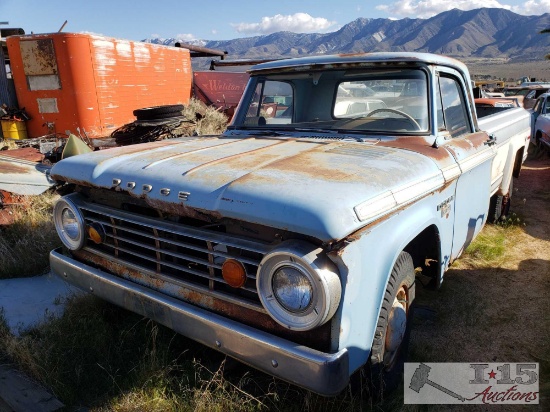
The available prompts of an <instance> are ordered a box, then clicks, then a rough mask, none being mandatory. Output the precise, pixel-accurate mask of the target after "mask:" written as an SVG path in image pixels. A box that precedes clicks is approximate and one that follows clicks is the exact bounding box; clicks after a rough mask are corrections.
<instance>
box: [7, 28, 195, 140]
mask: <svg viewBox="0 0 550 412" xmlns="http://www.w3.org/2000/svg"><path fill="white" fill-rule="evenodd" d="M7 45H8V52H9V56H10V61H11V70H12V73H13V79H14V84H15V89H16V94H17V99H18V102H19V107H20V108H25V110H26V112H27V113H28V114H29V115H30V117H31V120H29V121H28V122H27V133H28V135H29V137H31V138H32V137H39V136H44V135H47V134H51V133H62V134H65V131H67V130H69V131H71V132H72V133H76V129H77V128H80V131H81V133H83V131H86V133H87V134H88V136H89V137H91V138H99V137H106V136H109V135H110V134H111V133H112V132H113V131H114V130H115V129H117V128H118V127H120V126H122V125H124V124H127V123H131V122H133V121H134V120H136V118H135V117H134V115H133V113H132V112H133V111H134V110H135V109H140V108H144V107H151V106H160V105H165V104H187V103H189V99H190V97H191V86H192V72H191V57H190V54H189V50H187V49H184V48H176V47H168V46H160V45H155V44H149V43H141V42H133V41H128V40H120V39H114V38H108V37H102V36H96V35H91V34H75V33H52V34H39V35H28V36H13V37H9V38H8V39H7Z"/></svg>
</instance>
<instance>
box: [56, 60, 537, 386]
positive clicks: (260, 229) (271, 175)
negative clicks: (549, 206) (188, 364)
mask: <svg viewBox="0 0 550 412" xmlns="http://www.w3.org/2000/svg"><path fill="white" fill-rule="evenodd" d="M469 79H470V77H469V73H468V70H467V68H466V66H464V65H463V64H462V63H460V62H458V61H456V60H453V59H449V58H446V57H442V56H437V55H431V54H422V53H372V54H353V55H334V56H322V57H311V58H301V59H291V60H281V61H276V62H270V63H264V64H260V65H258V66H255V67H253V68H252V69H251V71H250V80H249V83H248V86H247V88H246V90H245V92H244V94H243V98H242V99H241V102H240V104H239V106H238V108H237V111H236V113H235V116H234V117H233V120H232V123H231V124H230V126H229V127H228V130H227V131H226V132H225V133H224V134H223V135H221V136H203V137H189V138H180V139H173V140H164V141H160V142H154V143H150V144H143V145H136V146H130V147H125V148H115V149H109V150H105V151H99V152H94V153H90V154H84V155H80V156H75V157H72V158H69V159H66V160H63V161H61V162H59V163H58V164H56V165H55V166H54V168H53V170H52V176H53V177H54V178H55V179H56V180H58V181H59V182H64V183H65V186H64V187H65V190H66V191H72V193H71V194H69V195H67V196H65V197H63V198H62V199H61V200H60V202H58V204H57V205H56V208H55V211H54V219H55V222H56V227H57V229H58V233H59V234H60V237H61V239H62V240H63V242H64V245H65V250H64V251H62V250H55V251H52V253H51V259H50V261H51V266H52V270H53V271H54V273H57V274H58V275H59V276H62V277H64V278H65V279H67V280H68V281H69V282H71V283H73V284H75V285H78V286H79V287H81V288H83V289H85V290H88V291H90V292H91V293H94V294H96V295H98V296H100V297H102V298H104V299H107V300H109V301H111V302H114V303H116V304H118V305H120V306H123V307H126V308H128V309H130V310H132V311H135V312H137V313H141V314H143V315H145V316H148V317H151V318H153V319H155V320H157V321H159V322H160V323H162V324H164V325H167V326H169V327H171V328H173V329H174V330H176V331H177V332H179V333H182V334H184V335H186V336H188V337H190V338H192V339H195V340H197V341H199V342H201V343H203V344H205V345H208V346H210V347H213V348H216V349H217V350H220V351H222V352H224V353H225V354H227V355H229V356H232V357H234V358H236V359H239V360H241V361H242V362H245V363H247V364H249V365H252V366H254V367H255V368H258V369H260V370H263V371H265V372H267V373H270V374H272V375H274V376H277V377H280V378H282V379H285V380H287V381H289V382H292V383H294V384H297V385H300V386H302V387H305V388H307V389H310V390H312V391H315V392H317V393H321V394H324V395H334V394H337V393H339V392H340V391H341V390H342V389H343V388H345V387H346V385H347V383H348V381H349V377H350V376H351V374H353V373H354V372H355V371H357V370H358V369H359V368H361V367H362V366H363V365H365V364H366V363H367V362H371V363H372V364H376V365H378V366H379V367H380V368H381V370H383V371H385V370H388V371H389V370H394V369H395V363H396V358H397V355H398V354H399V351H400V348H401V345H402V343H403V341H404V339H405V335H406V334H405V331H406V328H407V325H408V323H407V319H406V318H407V315H408V313H409V309H410V305H411V304H412V302H413V300H414V293H415V286H414V270H413V269H414V268H419V269H421V270H422V272H423V273H424V274H425V275H427V276H429V277H431V278H432V279H433V280H434V282H435V283H436V284H440V283H441V282H442V280H443V276H444V273H445V271H446V269H447V268H448V267H449V265H450V264H451V262H452V261H453V260H455V259H456V258H458V257H459V256H460V254H461V253H462V252H463V250H464V249H465V248H466V247H467V246H468V245H469V244H470V242H471V241H472V240H473V238H474V237H475V236H476V234H477V233H478V232H479V231H480V229H481V228H482V226H483V225H484V223H485V222H486V220H487V215H488V209H489V201H490V198H491V197H492V196H501V195H505V194H507V192H508V191H509V188H510V182H511V179H512V175H513V174H515V175H517V174H518V173H519V170H520V168H521V163H522V161H523V159H524V157H525V156H526V150H525V145H526V143H527V142H528V139H529V131H530V130H529V114H528V113H527V112H526V111H525V110H524V109H522V108H509V109H508V110H506V111H505V112H501V113H497V114H494V115H491V116H487V117H485V118H483V119H480V120H479V121H478V119H477V116H476V113H475V110H474V105H473V99H472V91H471V88H470V86H469ZM350 84H353V85H354V87H347V89H348V90H350V89H362V90H365V91H368V94H371V91H374V94H373V95H372V96H365V95H364V94H363V95H361V96H356V98H357V99H358V101H364V100H365V99H369V100H380V101H383V102H384V105H385V106H386V107H379V108H377V109H375V110H373V111H372V112H370V113H364V112H363V111H361V112H360V113H358V114H357V116H350V115H349V114H346V115H341V114H340V113H339V112H337V113H335V105H336V104H337V101H338V98H337V97H338V93H339V90H341V89H342V88H344V89H346V87H341V86H348V85H350ZM265 96H269V97H272V98H276V99H281V101H282V100H284V101H285V102H289V104H288V105H287V106H288V107H287V109H285V111H284V112H283V111H275V113H274V114H273V113H271V114H269V115H266V114H267V110H266V107H263V106H264V105H269V104H272V103H271V102H269V103H264V101H265V100H264V97H265ZM351 97H353V95H352V94H351V93H349V94H346V95H345V99H346V100H349V99H350V98H351ZM267 107H269V106H267ZM405 266H406V270H405V269H403V267H405ZM396 268H397V269H396ZM402 272H403V273H404V275H403V277H407V279H408V280H407V281H406V282H401V281H399V282H398V283H400V285H402V286H400V287H399V288H394V287H393V286H391V285H392V284H393V283H392V282H393V281H392V279H394V278H395V277H396V276H401V273H402ZM405 272H406V273H405ZM396 273H397V275H396ZM385 295H387V296H389V306H388V304H387V303H385ZM387 300H388V299H386V301H387ZM387 313H390V314H391V315H392V316H390V318H387V316H386V314H387ZM381 319H383V321H382V320H381ZM386 355H388V356H386Z"/></svg>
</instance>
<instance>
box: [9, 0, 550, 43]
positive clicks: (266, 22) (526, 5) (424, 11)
mask: <svg viewBox="0 0 550 412" xmlns="http://www.w3.org/2000/svg"><path fill="white" fill-rule="evenodd" d="M480 7H501V8H506V9H508V10H512V11H514V12H516V13H518V14H523V15H540V14H543V13H548V12H550V0H386V1H383V0H332V1H326V0H325V1H322V0H299V1H296V0H275V1H265V0H223V1H222V0H203V1H195V0H193V1H184V0H179V1H174V0H164V1H163V0H157V1H154V0H134V1H121V0H109V1H107V0H92V1H82V0H0V22H6V21H7V22H9V25H2V26H1V27H21V28H23V29H24V30H25V32H26V33H31V32H34V33H48V32H55V31H58V30H59V28H60V27H61V26H62V24H63V22H64V21H65V20H67V21H68V22H67V25H66V26H65V28H64V31H65V32H91V33H96V34H101V35H104V36H109V37H117V38H123V39H129V40H143V39H145V38H151V37H161V38H170V37H178V38H179V39H180V40H183V41H189V40H193V39H205V40H229V39H234V38H237V37H249V36H256V35H263V34H270V33H273V32H277V31H283V30H287V31H292V32H295V33H300V32H301V33H313V32H315V33H324V32H332V31H336V30H338V29H339V28H340V27H341V26H342V25H344V24H346V23H349V22H350V21H352V20H355V19H356V18H358V17H371V18H379V17H381V18H394V19H401V18H405V17H410V18H418V17H420V18H428V17H431V16H433V15H435V14H438V13H441V12H442V11H445V10H450V9H452V8H459V9H462V10H470V9H475V8H480Z"/></svg>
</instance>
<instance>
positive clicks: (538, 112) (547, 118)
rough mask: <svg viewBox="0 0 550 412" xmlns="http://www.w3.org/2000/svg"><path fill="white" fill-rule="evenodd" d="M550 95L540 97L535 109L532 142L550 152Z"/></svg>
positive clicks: (545, 94)
mask: <svg viewBox="0 0 550 412" xmlns="http://www.w3.org/2000/svg"><path fill="white" fill-rule="evenodd" d="M549 100H550V93H544V94H542V95H540V96H539V98H538V99H537V102H536V103H535V106H534V107H533V120H532V122H531V124H532V131H531V142H532V143H533V144H535V145H536V146H539V147H543V148H545V149H546V150H550V101H549Z"/></svg>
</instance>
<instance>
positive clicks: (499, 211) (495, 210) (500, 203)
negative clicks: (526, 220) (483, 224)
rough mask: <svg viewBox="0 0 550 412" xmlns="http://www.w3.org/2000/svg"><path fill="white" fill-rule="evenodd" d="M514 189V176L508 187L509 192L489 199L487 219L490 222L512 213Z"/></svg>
mask: <svg viewBox="0 0 550 412" xmlns="http://www.w3.org/2000/svg"><path fill="white" fill-rule="evenodd" d="M513 190H514V178H513V177H512V178H511V180H510V186H509V187H508V194H506V195H504V196H503V195H493V196H491V200H490V201H489V213H488V215H487V221H488V222H489V223H496V222H498V221H499V220H502V219H504V218H506V216H508V214H509V213H510V203H511V201H512V192H513Z"/></svg>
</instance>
